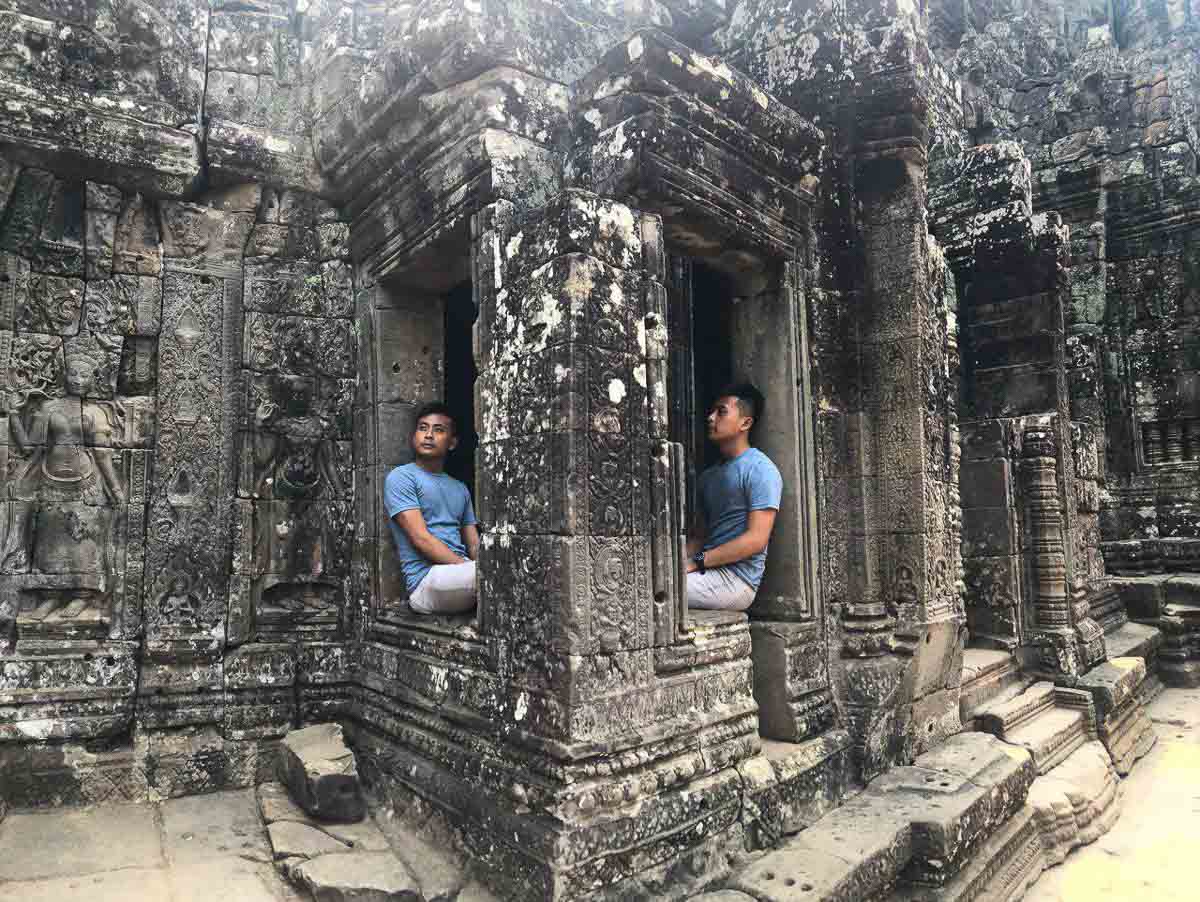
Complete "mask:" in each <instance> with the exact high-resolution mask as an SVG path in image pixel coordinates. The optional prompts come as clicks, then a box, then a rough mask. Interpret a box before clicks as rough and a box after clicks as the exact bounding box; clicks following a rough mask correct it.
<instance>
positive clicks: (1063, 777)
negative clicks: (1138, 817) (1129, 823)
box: [1028, 740, 1120, 865]
mask: <svg viewBox="0 0 1200 902" xmlns="http://www.w3.org/2000/svg"><path fill="white" fill-rule="evenodd" d="M1028 803H1029V805H1031V806H1032V807H1033V810H1034V818H1035V820H1036V821H1037V824H1038V828H1039V830H1040V831H1041V834H1042V848H1043V849H1044V850H1045V853H1046V859H1047V861H1046V863H1047V864H1048V865H1054V864H1059V863H1060V862H1062V861H1063V859H1065V858H1066V857H1067V854H1068V853H1069V852H1070V851H1071V850H1072V849H1075V848H1077V847H1079V846H1083V845H1087V844H1088V843H1092V842H1095V841H1096V840H1097V839H1099V838H1100V837H1101V836H1103V835H1104V834H1105V833H1107V832H1108V831H1109V829H1110V828H1111V827H1112V825H1113V823H1115V822H1116V819H1117V816H1118V815H1119V814H1120V780H1119V779H1118V777H1117V772H1116V770H1115V769H1114V768H1113V763H1112V760H1111V758H1110V757H1109V754H1108V752H1107V750H1106V749H1105V748H1104V745H1103V744H1102V743H1100V742H1098V741H1096V740H1093V741H1091V742H1087V743H1084V744H1083V745H1082V746H1080V747H1079V748H1078V749H1076V750H1075V751H1074V752H1072V753H1071V754H1070V756H1068V757H1067V759H1066V760H1064V761H1063V762H1062V764H1060V765H1058V766H1057V767H1055V768H1054V769H1053V770H1051V771H1050V772H1049V773H1048V774H1046V775H1044V776H1041V777H1038V778H1037V779H1036V780H1034V781H1033V788H1032V789H1030V790H1029V800H1028Z"/></svg>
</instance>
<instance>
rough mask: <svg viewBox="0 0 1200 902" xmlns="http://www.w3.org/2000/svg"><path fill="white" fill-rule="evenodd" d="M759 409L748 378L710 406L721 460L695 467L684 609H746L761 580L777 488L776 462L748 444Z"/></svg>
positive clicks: (711, 428)
mask: <svg viewBox="0 0 1200 902" xmlns="http://www.w3.org/2000/svg"><path fill="white" fill-rule="evenodd" d="M762 408H763V395H762V392H760V391H759V390H758V389H757V388H755V387H754V386H753V385H751V384H749V383H748V382H747V383H741V384H738V385H731V386H729V387H728V388H726V389H725V390H724V391H722V392H721V395H720V396H719V397H718V398H717V399H716V401H714V402H713V405H712V409H711V410H710V411H709V412H708V439H709V441H711V442H713V443H715V444H716V446H717V449H718V450H719V451H720V452H721V462H720V463H717V464H714V465H713V466H711V467H709V468H708V469H707V470H705V471H704V472H703V473H701V474H700V481H699V485H698V488H699V492H698V494H699V496H700V500H699V506H700V510H699V512H698V513H699V515H700V517H699V522H698V523H697V527H698V528H696V529H694V530H693V535H692V536H690V537H689V538H688V543H687V554H688V567H687V601H688V607H689V608H703V609H707V610H720V611H744V610H746V608H748V607H750V603H751V602H752V601H754V594H755V592H757V591H758V584H759V583H760V582H762V575H763V569H764V568H765V567H766V563H767V543H768V541H769V540H770V538H771V529H772V527H774V525H775V515H776V514H777V513H778V512H779V501H780V498H781V497H782V494H783V477H782V476H780V475H779V470H778V469H777V468H776V466H775V464H773V463H771V459H770V458H769V457H767V455H765V454H763V453H762V452H761V451H759V450H758V449H757V448H752V447H751V446H750V432H751V430H752V429H753V428H754V424H755V422H756V421H757V420H758V418H759V416H761V414H762Z"/></svg>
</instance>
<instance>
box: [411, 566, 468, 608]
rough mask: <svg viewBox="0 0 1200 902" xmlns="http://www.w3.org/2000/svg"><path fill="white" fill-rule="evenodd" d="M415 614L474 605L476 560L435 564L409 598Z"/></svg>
mask: <svg viewBox="0 0 1200 902" xmlns="http://www.w3.org/2000/svg"><path fill="white" fill-rule="evenodd" d="M408 604H409V607H410V608H412V609H413V610H414V611H416V612H417V613H418V614H465V613H466V612H468V611H470V610H471V609H472V608H473V607H475V562H474V561H467V562H465V563H462V564H435V565H434V566H433V567H431V568H430V569H429V572H428V573H426V574H425V578H424V579H422V580H421V583H420V585H418V586H417V588H416V591H415V592H413V594H412V597H411V598H410V599H409V602H408Z"/></svg>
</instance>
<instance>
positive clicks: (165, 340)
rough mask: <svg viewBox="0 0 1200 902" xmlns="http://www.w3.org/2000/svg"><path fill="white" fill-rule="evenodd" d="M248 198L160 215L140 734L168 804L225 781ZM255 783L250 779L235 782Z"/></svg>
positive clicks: (253, 196) (250, 216)
mask: <svg viewBox="0 0 1200 902" xmlns="http://www.w3.org/2000/svg"><path fill="white" fill-rule="evenodd" d="M257 199H258V192H257V190H252V191H248V192H247V195H246V196H244V197H241V198H237V197H234V198H226V199H225V200H226V202H227V203H225V204H217V205H213V206H209V205H207V204H202V203H184V202H165V203H163V204H161V205H160V207H159V218H160V221H161V224H162V241H163V312H162V325H161V329H160V333H159V341H158V351H157V354H158V373H159V383H158V444H157V449H156V457H155V468H154V479H153V482H152V483H151V487H150V492H149V505H148V517H147V521H148V529H147V538H146V579H145V596H144V606H145V613H146V618H145V620H146V623H145V640H144V646H143V662H142V675H141V681H140V683H139V686H138V725H139V728H140V730H141V732H140V742H141V753H142V754H144V756H145V759H146V767H147V771H148V772H149V773H151V774H152V780H151V787H150V789H151V791H152V792H157V793H161V794H163V795H167V796H170V795H177V794H184V793H189V792H203V791H206V790H209V789H211V788H213V787H214V786H217V785H222V784H225V783H226V782H227V781H229V777H230V776H231V775H229V774H227V773H225V772H224V771H225V769H226V767H227V766H228V764H229V762H228V761H227V759H226V758H225V756H224V753H223V751H222V749H221V745H222V742H221V735H220V731H221V728H222V726H223V722H224V715H225V711H224V682H225V674H224V652H225V646H226V629H227V625H228V622H229V620H228V616H227V615H228V601H229V594H228V589H229V576H228V573H229V554H230V510H231V503H232V500H233V496H234V493H235V489H236V476H235V473H236V469H235V465H234V451H235V436H236V426H237V424H238V422H239V411H240V405H241V398H240V397H239V391H238V388H239V386H240V380H239V378H238V369H239V362H240V358H241V348H242V335H241V324H242V288H243V285H242V251H243V248H244V247H245V245H246V241H247V239H248V238H249V235H250V230H251V228H252V227H253V225H254V218H255V212H254V211H255V209H256V206H257ZM222 206H230V207H232V208H233V209H221V208H220V207H222ZM235 609H236V606H235ZM235 630H236V626H235ZM234 766H235V767H236V766H237V765H234ZM218 770H219V771H220V772H216V771H218ZM252 779H253V770H250V771H249V773H248V774H243V775H242V776H241V778H240V779H239V778H237V777H234V779H233V782H240V783H243V784H244V783H245V782H248V781H249V780H252Z"/></svg>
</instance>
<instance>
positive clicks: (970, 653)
mask: <svg viewBox="0 0 1200 902" xmlns="http://www.w3.org/2000/svg"><path fill="white" fill-rule="evenodd" d="M1028 682H1029V681H1028V680H1027V679H1026V678H1025V677H1024V676H1022V674H1021V668H1020V666H1019V665H1018V663H1017V659H1016V658H1015V657H1013V655H1012V653H1011V652H1007V651H993V650H992V649H986V648H968V649H966V650H965V651H964V652H963V669H962V683H961V688H960V690H959V715H960V719H961V720H962V722H963V724H964V725H968V726H969V725H970V724H971V723H972V722H973V721H974V719H975V718H976V716H977V715H978V712H979V710H980V709H981V708H985V707H987V706H988V705H991V704H998V703H1003V702H1006V701H1009V700H1011V699H1012V698H1015V697H1016V696H1018V695H1020V694H1021V692H1022V691H1024V689H1025V687H1026V686H1027V685H1028Z"/></svg>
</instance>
